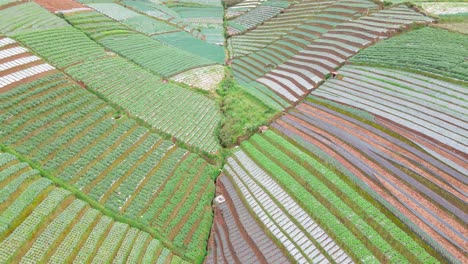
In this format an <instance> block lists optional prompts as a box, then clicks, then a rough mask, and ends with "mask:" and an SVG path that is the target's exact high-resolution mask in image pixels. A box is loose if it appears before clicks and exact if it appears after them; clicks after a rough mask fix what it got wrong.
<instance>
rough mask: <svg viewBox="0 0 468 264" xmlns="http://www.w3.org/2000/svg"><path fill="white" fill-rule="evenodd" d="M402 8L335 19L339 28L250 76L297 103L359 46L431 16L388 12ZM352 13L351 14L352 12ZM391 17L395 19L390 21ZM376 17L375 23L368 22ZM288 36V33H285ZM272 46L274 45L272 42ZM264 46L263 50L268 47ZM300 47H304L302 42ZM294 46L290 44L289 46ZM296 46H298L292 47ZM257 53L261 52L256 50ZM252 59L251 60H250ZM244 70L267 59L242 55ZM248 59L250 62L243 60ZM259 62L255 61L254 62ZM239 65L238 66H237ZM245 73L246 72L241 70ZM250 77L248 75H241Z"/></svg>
mask: <svg viewBox="0 0 468 264" xmlns="http://www.w3.org/2000/svg"><path fill="white" fill-rule="evenodd" d="M394 9H395V10H398V11H399V12H403V11H400V9H401V8H400V7H394V8H392V9H389V10H383V11H379V12H376V13H374V14H372V15H370V16H363V17H361V18H359V19H355V20H352V21H351V22H348V21H346V20H345V17H343V18H342V20H340V22H341V23H340V22H334V23H335V28H333V29H330V30H327V32H324V33H320V35H318V36H315V37H313V38H312V39H311V42H310V43H309V45H308V46H307V47H303V48H302V49H297V50H296V51H295V53H294V56H290V58H289V59H288V60H285V61H284V63H282V64H281V63H280V64H279V63H276V62H274V61H273V60H272V59H269V60H270V61H272V62H271V64H272V65H273V66H276V65H278V66H277V67H276V68H275V69H270V70H269V69H266V70H262V69H260V68H259V67H258V66H257V69H258V70H257V73H256V75H253V76H249V77H248V78H250V80H253V79H252V78H254V77H257V78H258V77H260V76H261V75H263V74H262V72H263V73H265V72H267V73H266V74H264V76H262V77H260V78H258V79H257V82H259V83H261V84H263V85H265V86H267V87H268V88H270V89H271V90H273V91H274V92H275V93H276V94H278V95H279V96H281V97H283V98H284V99H285V100H287V101H289V102H291V103H294V102H297V101H298V100H300V99H301V98H303V97H304V96H305V95H306V94H308V93H309V92H310V90H312V89H313V88H315V87H316V86H317V85H318V84H319V83H320V82H321V81H322V80H324V79H325V78H326V76H328V74H330V73H331V72H332V71H334V70H335V69H336V68H337V67H339V66H340V65H341V64H342V63H343V62H344V61H345V60H346V59H348V58H349V57H351V56H352V55H354V54H356V53H357V52H358V51H359V50H361V49H363V48H365V47H367V46H369V45H371V44H372V43H374V42H376V41H378V40H379V39H380V37H382V36H389V35H391V34H394V33H396V29H404V28H407V27H408V25H410V24H411V23H417V22H428V21H429V19H428V18H427V17H425V16H423V15H421V14H419V13H416V12H415V11H414V10H412V9H409V8H405V14H408V15H412V16H410V17H411V19H408V18H407V17H406V16H403V17H402V16H400V15H394V14H392V13H387V11H392V10H394ZM348 15H351V14H348ZM387 19H393V20H394V21H392V23H388V22H387ZM368 21H372V24H373V26H369V27H368V26H366V25H367V24H368ZM284 38H285V37H284ZM269 47H270V46H269ZM269 47H267V48H266V49H263V50H262V51H261V52H264V51H265V50H267V49H268V48H269ZM298 47H301V45H299V46H298ZM290 48H291V49H292V47H291V46H288V47H287V49H290ZM292 50H294V49H292ZM255 54H257V53H255ZM247 59H249V60H247ZM238 61H239V63H240V64H239V65H238V67H239V68H240V69H241V71H243V72H245V69H247V68H250V67H251V66H252V67H255V65H259V66H261V65H263V64H264V63H265V62H266V61H264V59H263V61H262V60H260V59H254V57H253V55H252V54H251V55H249V56H245V57H242V58H241V59H239V60H238ZM241 61H247V62H248V63H247V64H245V63H241ZM254 62H255V63H254ZM234 69H235V68H234ZM241 75H242V74H241ZM239 77H241V78H244V79H246V77H243V76H239Z"/></svg>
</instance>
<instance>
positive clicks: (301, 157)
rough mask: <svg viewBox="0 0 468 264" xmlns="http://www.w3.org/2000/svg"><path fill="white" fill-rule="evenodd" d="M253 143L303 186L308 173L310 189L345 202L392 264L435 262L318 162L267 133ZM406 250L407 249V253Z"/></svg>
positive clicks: (347, 184)
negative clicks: (379, 240)
mask: <svg viewBox="0 0 468 264" xmlns="http://www.w3.org/2000/svg"><path fill="white" fill-rule="evenodd" d="M253 142H254V143H255V144H256V146H257V147H258V148H259V149H261V151H262V153H264V154H265V153H268V154H267V155H273V154H274V157H275V158H274V159H275V160H278V159H281V160H282V161H286V160H287V161H288V162H286V163H287V164H288V166H287V167H288V169H290V167H293V166H292V165H291V164H295V167H296V168H297V169H296V172H295V173H296V175H298V176H302V177H303V180H304V181H305V182H307V181H310V180H311V179H312V178H311V177H304V176H303V175H307V173H309V174H312V175H314V176H315V177H316V179H317V180H319V181H317V182H315V183H312V182H311V187H310V188H314V189H315V188H318V189H324V190H326V189H327V188H328V189H329V191H332V192H333V193H335V194H336V195H337V197H339V198H340V199H341V200H342V201H344V202H345V204H346V205H348V206H349V207H350V208H351V209H352V210H353V211H354V212H355V213H356V214H357V215H360V216H361V217H363V216H365V219H366V222H368V224H369V226H370V227H371V228H372V229H373V230H375V232H377V233H378V234H379V235H380V236H382V237H383V239H384V240H385V241H388V242H389V244H390V245H391V247H392V248H393V249H392V248H388V246H387V250H382V252H385V255H386V256H387V257H389V258H390V259H391V261H394V260H395V257H393V256H392V254H394V255H395V256H399V257H400V258H408V259H411V260H412V261H422V262H428V261H434V259H432V257H431V256H430V255H429V254H427V253H426V252H425V251H424V250H423V249H422V248H421V247H420V246H419V245H418V244H417V243H416V242H415V241H414V240H413V239H412V238H411V237H410V236H408V234H406V233H405V232H404V231H403V230H401V229H400V228H399V227H398V226H397V225H396V224H395V223H393V222H392V221H391V220H390V219H388V218H387V217H386V216H385V215H384V214H383V213H382V212H381V211H380V210H379V209H378V208H376V207H375V206H374V205H373V204H372V203H371V202H369V201H367V200H366V199H365V198H364V197H363V196H362V195H361V194H360V192H359V189H357V186H352V185H350V184H349V183H347V182H346V181H344V180H343V179H342V178H340V177H339V176H338V175H337V174H336V173H335V172H333V171H331V170H330V169H328V168H327V167H326V166H325V165H323V164H322V163H321V162H320V161H318V160H315V159H314V158H312V157H310V156H308V155H307V154H306V153H304V152H302V151H301V150H299V149H298V148H296V147H295V146H294V145H293V144H291V143H289V142H288V141H286V140H285V139H284V138H283V137H281V136H280V135H279V134H276V133H273V132H267V133H266V134H265V136H264V137H257V138H255V139H254V140H253ZM270 153H271V154H270ZM301 167H302V168H301ZM306 184H307V183H306ZM312 186H313V187H312ZM333 204H335V203H333ZM344 207H345V206H343V207H341V206H340V208H344ZM347 215H350V214H347ZM357 222H358V221H353V223H357ZM369 230H370V229H369ZM372 237H373V241H376V240H375V236H372ZM405 248H408V249H407V250H406V249H405ZM392 251H393V252H392ZM397 252H399V253H400V254H402V255H398V254H399V253H397ZM403 256H405V257H403Z"/></svg>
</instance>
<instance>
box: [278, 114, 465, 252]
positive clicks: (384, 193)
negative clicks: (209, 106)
mask: <svg viewBox="0 0 468 264" xmlns="http://www.w3.org/2000/svg"><path fill="white" fill-rule="evenodd" d="M291 120H294V121H295V122H298V123H300V124H301V125H304V126H307V127H308V128H309V129H311V130H315V132H316V133H319V134H321V135H327V136H328V138H329V139H332V140H333V142H332V141H328V142H327V143H322V142H321V141H318V140H316V139H315V138H313V137H311V136H310V135H308V134H305V133H304V132H302V131H300V130H298V129H296V128H295V127H292V126H291V125H289V124H288V123H285V122H284V121H283V120H279V121H278V122H277V124H278V125H279V126H281V127H283V128H286V130H287V131H289V132H292V133H295V134H297V135H300V136H301V137H303V138H304V139H305V140H306V141H308V142H309V143H311V144H313V145H316V146H318V147H319V148H321V149H322V150H323V151H325V152H326V153H327V154H329V155H330V156H332V157H333V158H335V159H336V160H338V161H339V162H340V163H342V164H343V165H344V166H345V167H346V168H347V169H348V170H350V171H351V172H352V173H353V174H355V175H356V176H358V177H359V178H360V179H361V180H363V181H364V182H365V183H367V184H368V185H369V186H371V187H372V188H373V189H374V190H375V191H376V192H377V193H379V194H380V195H381V196H382V197H384V198H385V199H386V200H387V201H389V202H390V203H391V204H392V205H393V206H395V207H396V208H397V209H399V210H400V211H401V212H402V213H404V214H405V215H406V216H407V217H409V218H410V219H411V220H412V221H413V222H414V223H416V224H417V225H418V226H419V227H421V228H422V229H423V230H425V231H426V232H427V233H428V234H430V235H431V236H432V237H433V238H435V239H436V240H437V241H438V242H439V243H440V244H441V245H443V246H444V247H445V248H446V249H447V250H449V251H450V252H451V253H452V254H454V255H457V256H462V255H463V253H461V252H460V251H459V249H458V248H456V247H455V246H453V245H452V244H451V243H449V241H447V240H446V239H445V238H444V237H443V236H441V235H440V234H439V233H437V232H436V231H435V230H433V229H432V227H430V226H428V225H426V224H425V223H424V222H423V221H422V220H420V219H419V217H418V216H417V215H415V214H413V213H412V212H411V211H410V210H408V209H407V208H406V207H405V205H407V204H405V205H402V204H400V202H399V201H398V200H396V199H395V198H394V197H392V195H389V194H388V193H387V191H386V190H385V189H382V187H380V186H379V185H376V184H375V183H374V182H373V181H370V180H369V177H368V176H366V175H365V174H363V173H362V172H361V170H360V169H359V168H358V167H355V165H353V164H352V163H350V162H348V160H346V159H345V158H343V157H342V156H341V155H338V154H337V153H336V152H335V151H333V150H332V149H333V145H334V144H335V143H336V144H338V145H340V146H342V147H343V149H345V150H346V151H348V152H350V153H352V155H354V156H355V157H356V158H357V159H358V160H362V161H364V162H365V164H366V165H368V166H369V167H370V168H371V169H372V170H374V171H375V172H376V173H379V174H380V175H385V177H386V178H387V179H391V180H392V181H393V182H395V184H398V183H399V181H398V180H395V179H394V177H393V175H391V174H389V173H388V172H387V171H386V170H384V169H382V168H380V167H379V166H378V164H375V163H374V162H373V161H371V160H369V159H367V158H366V157H365V156H363V155H362V154H361V153H360V152H358V151H356V150H354V149H353V148H351V147H349V146H347V145H346V144H345V143H344V142H342V141H341V140H339V139H338V138H336V137H334V136H332V135H330V134H328V133H327V132H325V131H323V130H317V129H315V128H311V127H310V126H308V124H307V123H305V122H304V121H302V120H300V119H298V118H295V117H291ZM281 130H283V131H284V129H281ZM402 189H404V190H405V192H408V193H411V194H413V195H414V196H413V197H415V198H417V199H418V200H419V201H423V202H425V204H426V206H428V208H430V209H431V210H434V211H436V212H437V211H440V209H438V208H436V207H434V206H431V204H428V203H427V201H425V199H424V198H423V197H422V196H421V195H419V194H418V193H416V192H415V191H413V190H411V189H410V188H408V187H407V186H404V185H402ZM396 195H398V194H396ZM398 196H399V195H398ZM414 206H415V207H413V210H415V211H416V212H418V213H419V214H421V215H423V216H425V218H426V219H431V220H430V221H432V222H434V223H437V222H438V220H437V219H435V218H434V217H432V216H431V215H430V214H428V213H427V212H426V211H423V210H422V209H421V208H420V206H417V205H414ZM437 228H439V229H441V230H444V232H447V231H448V232H450V230H449V229H448V228H446V227H445V226H443V225H437ZM461 230H464V229H461ZM450 233H451V232H450ZM451 237H452V239H458V242H459V243H461V244H460V245H463V243H464V242H463V241H460V239H459V238H458V237H457V236H451Z"/></svg>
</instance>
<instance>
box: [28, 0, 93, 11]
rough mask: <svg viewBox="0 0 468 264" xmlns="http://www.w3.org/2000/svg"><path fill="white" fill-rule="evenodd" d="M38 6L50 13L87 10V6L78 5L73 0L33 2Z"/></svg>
mask: <svg viewBox="0 0 468 264" xmlns="http://www.w3.org/2000/svg"><path fill="white" fill-rule="evenodd" d="M34 1H35V2H36V3H38V4H39V5H41V6H43V7H44V8H46V9H48V10H49V11H51V12H56V11H61V10H70V9H73V8H88V7H87V6H85V5H83V4H80V3H78V2H76V1H73V0H34Z"/></svg>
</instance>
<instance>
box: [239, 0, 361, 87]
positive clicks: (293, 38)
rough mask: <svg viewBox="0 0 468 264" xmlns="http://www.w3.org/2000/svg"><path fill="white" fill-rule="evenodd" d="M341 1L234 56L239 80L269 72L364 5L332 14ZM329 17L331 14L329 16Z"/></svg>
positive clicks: (359, 13) (358, 11) (253, 77)
mask: <svg viewBox="0 0 468 264" xmlns="http://www.w3.org/2000/svg"><path fill="white" fill-rule="evenodd" d="M341 5H343V3H340V2H336V3H334V4H332V5H330V6H328V7H327V8H324V9H323V10H322V12H320V13H319V14H315V15H314V16H312V17H310V21H309V22H306V23H305V24H303V25H301V26H300V27H296V28H294V29H292V30H290V31H288V33H287V34H285V35H283V36H282V37H281V38H279V39H277V40H275V41H273V42H271V43H269V44H268V45H267V46H265V47H264V48H262V49H260V50H258V51H255V52H252V53H249V54H247V55H246V56H242V57H238V58H234V61H233V70H234V73H235V76H236V77H237V78H239V79H240V80H247V81H254V80H256V79H257V78H259V77H261V76H263V75H264V74H265V73H267V72H269V71H270V70H271V69H272V68H274V67H276V66H278V65H281V64H283V63H285V62H286V61H287V60H288V59H290V58H291V57H293V56H294V55H296V54H297V53H299V52H300V51H302V50H304V49H305V48H306V47H307V46H308V45H310V44H311V42H313V41H314V40H315V39H318V38H320V37H321V36H322V35H323V34H324V33H326V32H328V31H330V30H332V29H333V28H335V27H337V26H339V25H340V24H342V23H345V22H347V21H349V20H350V19H352V18H353V17H355V16H359V15H361V14H362V13H364V12H365V11H366V10H367V9H357V10H354V9H351V11H352V12H351V13H349V12H348V13H340V14H339V15H335V14H336V11H334V7H335V6H341ZM331 17H332V18H331Z"/></svg>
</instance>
